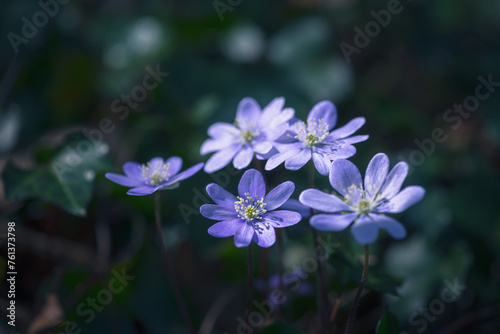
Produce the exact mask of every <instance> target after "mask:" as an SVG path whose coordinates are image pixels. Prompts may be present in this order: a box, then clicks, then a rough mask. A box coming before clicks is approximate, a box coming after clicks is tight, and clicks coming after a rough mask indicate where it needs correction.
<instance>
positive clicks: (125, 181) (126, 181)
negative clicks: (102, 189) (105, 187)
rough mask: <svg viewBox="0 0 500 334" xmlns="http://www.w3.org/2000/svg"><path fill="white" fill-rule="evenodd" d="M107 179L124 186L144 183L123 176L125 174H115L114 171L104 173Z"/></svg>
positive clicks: (135, 185) (136, 185)
mask: <svg viewBox="0 0 500 334" xmlns="http://www.w3.org/2000/svg"><path fill="white" fill-rule="evenodd" d="M104 176H105V177H106V178H107V179H108V180H111V181H113V182H114V183H118V184H119V185H122V186H125V187H138V186H141V185H144V182H142V181H140V180H137V179H134V178H131V177H128V176H125V175H120V174H115V173H106V174H105V175H104Z"/></svg>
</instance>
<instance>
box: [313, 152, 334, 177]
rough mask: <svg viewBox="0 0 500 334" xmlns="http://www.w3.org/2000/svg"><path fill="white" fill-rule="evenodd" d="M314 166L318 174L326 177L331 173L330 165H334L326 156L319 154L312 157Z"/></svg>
mask: <svg viewBox="0 0 500 334" xmlns="http://www.w3.org/2000/svg"><path fill="white" fill-rule="evenodd" d="M312 158H313V162H314V166H315V167H316V169H317V170H318V172H319V173H320V174H321V175H323V176H326V175H328V173H329V172H330V165H331V164H332V161H331V160H330V159H328V157H327V156H326V155H323V154H319V153H315V152H314V153H313V155H312Z"/></svg>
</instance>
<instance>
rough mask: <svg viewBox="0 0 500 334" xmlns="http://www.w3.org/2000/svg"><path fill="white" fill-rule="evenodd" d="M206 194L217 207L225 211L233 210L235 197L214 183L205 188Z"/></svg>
mask: <svg viewBox="0 0 500 334" xmlns="http://www.w3.org/2000/svg"><path fill="white" fill-rule="evenodd" d="M207 193H208V195H209V196H210V197H211V198H212V199H213V201H214V202H215V203H217V205H219V206H222V207H223V208H226V209H234V202H236V201H237V200H238V199H237V198H236V196H234V195H233V194H231V193H230V192H229V191H227V190H225V189H224V188H222V187H221V186H219V185H218V184H215V183H211V184H209V185H208V186H207Z"/></svg>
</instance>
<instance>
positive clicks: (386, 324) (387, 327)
mask: <svg viewBox="0 0 500 334" xmlns="http://www.w3.org/2000/svg"><path fill="white" fill-rule="evenodd" d="M398 333H399V326H398V322H397V320H396V318H395V317H394V316H393V315H392V314H391V313H387V312H386V313H384V315H383V316H382V318H380V321H379V322H378V325H377V332H376V334H398Z"/></svg>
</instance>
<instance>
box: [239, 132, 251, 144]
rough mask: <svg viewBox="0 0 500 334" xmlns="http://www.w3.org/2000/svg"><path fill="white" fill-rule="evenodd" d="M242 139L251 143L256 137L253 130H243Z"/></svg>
mask: <svg viewBox="0 0 500 334" xmlns="http://www.w3.org/2000/svg"><path fill="white" fill-rule="evenodd" d="M241 139H243V141H244V142H245V143H250V142H251V141H252V140H253V139H254V136H253V133H252V131H250V130H243V131H241Z"/></svg>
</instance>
